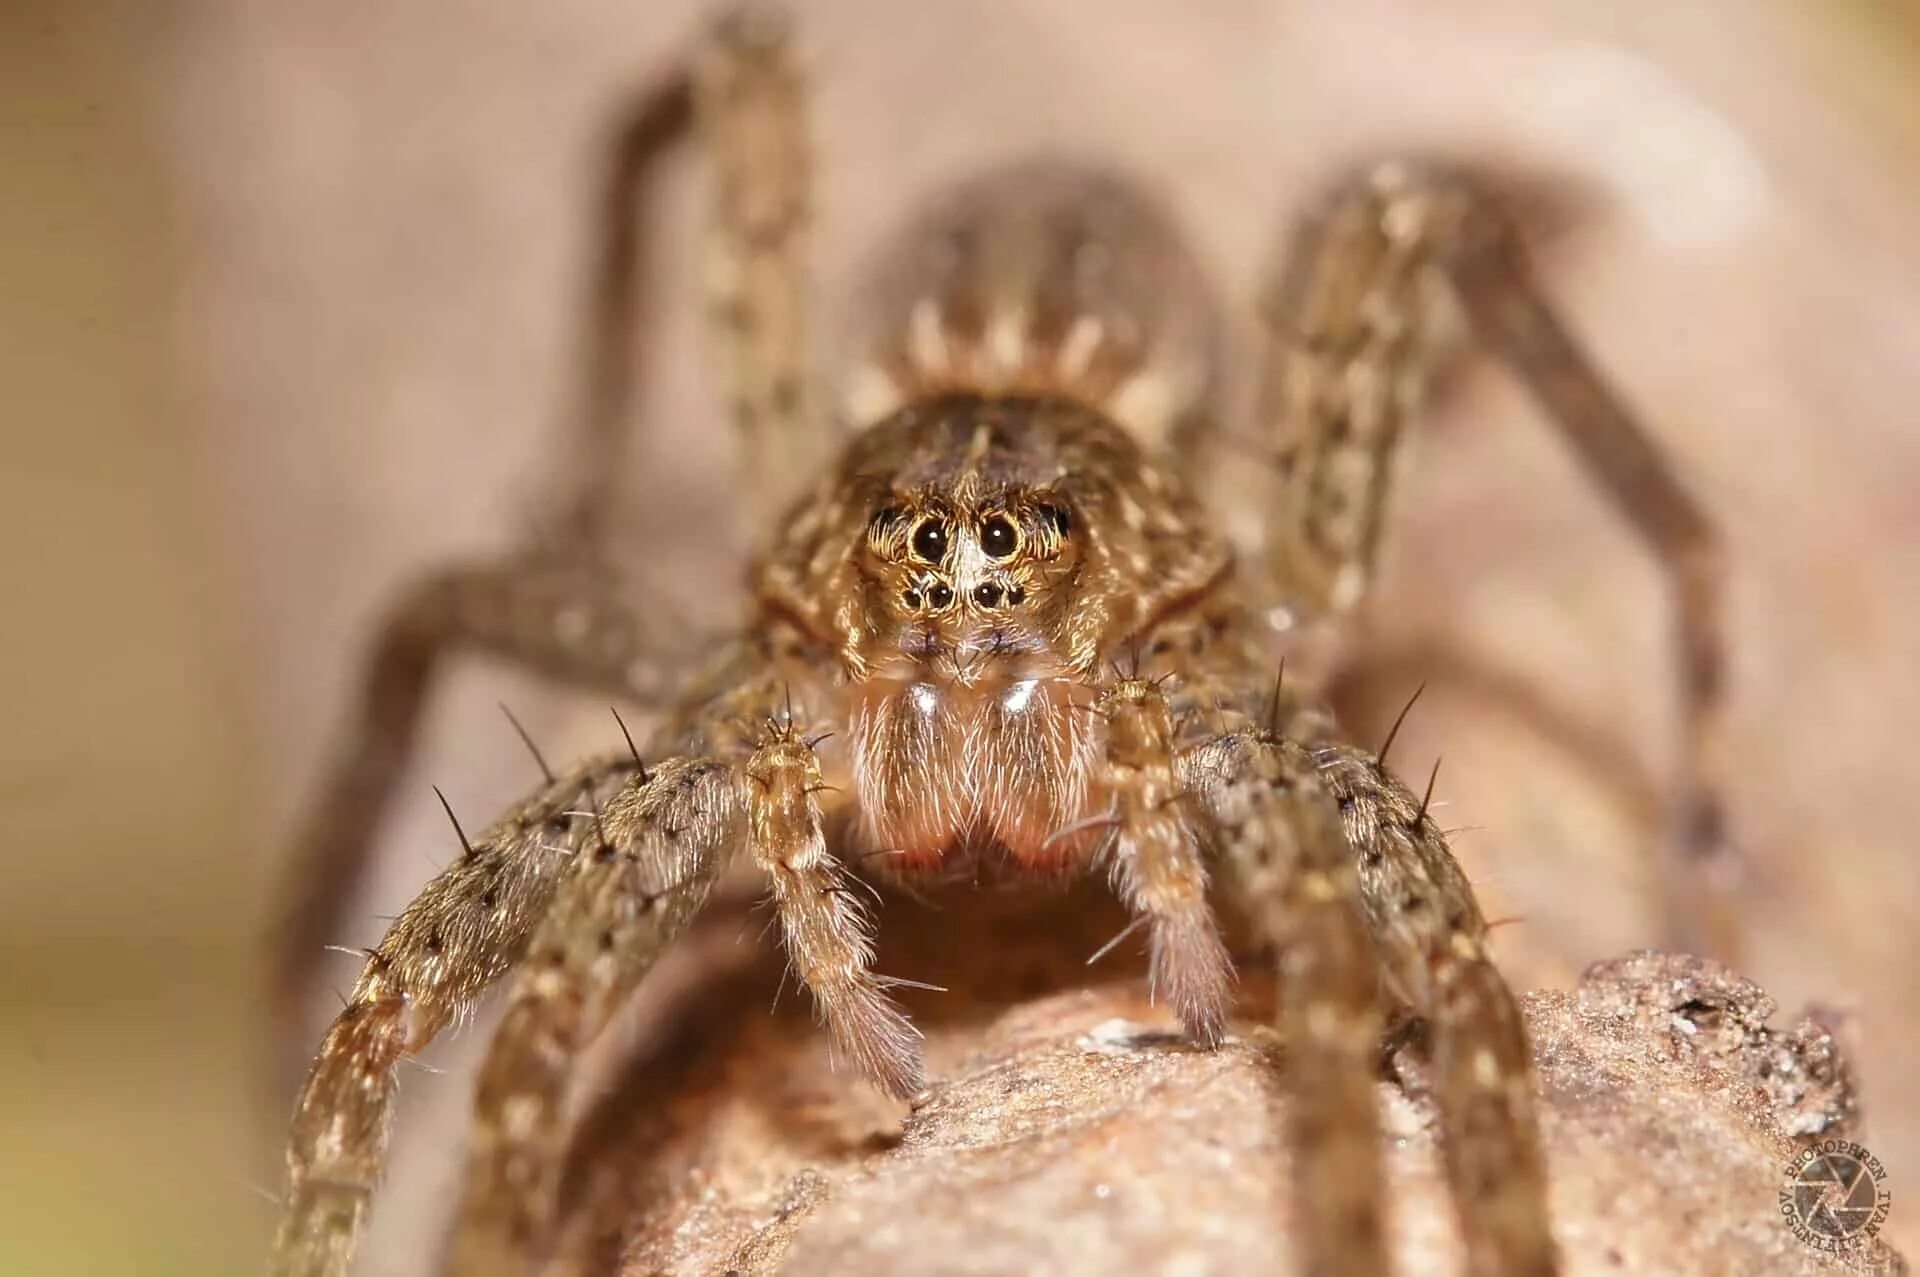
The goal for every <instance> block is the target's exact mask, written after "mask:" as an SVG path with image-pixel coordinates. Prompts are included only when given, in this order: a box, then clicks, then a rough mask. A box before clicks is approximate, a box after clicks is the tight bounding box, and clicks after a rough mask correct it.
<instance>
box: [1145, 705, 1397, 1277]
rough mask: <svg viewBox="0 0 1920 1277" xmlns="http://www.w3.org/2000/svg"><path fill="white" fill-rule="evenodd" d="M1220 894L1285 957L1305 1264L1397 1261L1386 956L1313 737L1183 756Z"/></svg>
mask: <svg viewBox="0 0 1920 1277" xmlns="http://www.w3.org/2000/svg"><path fill="white" fill-rule="evenodd" d="M1179 772H1180V779H1181V783H1182V785H1183V786H1184V787H1185V790H1186V792H1187V793H1189V794H1190V795H1192V802H1191V803H1190V805H1192V806H1194V807H1196V808H1198V809H1199V811H1200V813H1201V814H1202V827H1203V828H1204V829H1205V830H1206V837H1207V842H1208V844H1209V850H1210V851H1211V852H1212V853H1213V856H1214V859H1215V863H1216V865H1217V866H1218V869H1219V882H1220V895H1221V898H1222V899H1223V901H1225V902H1226V903H1227V904H1228V905H1229V907H1230V908H1233V909H1235V910H1236V911H1237V912H1239V913H1240V914H1241V915H1243V916H1244V917H1245V919H1246V921H1247V922H1248V924H1249V925H1250V926H1251V927H1252V929H1253V932H1254V934H1255V935H1256V936H1257V937H1258V938H1259V939H1260V940H1261V941H1262V943H1264V944H1267V945H1269V946H1271V947H1272V949H1273V950H1274V952H1275V954H1276V955H1277V958H1278V964H1279V977H1280V979H1279V984H1280V1023H1279V1027H1280V1030H1281V1033H1282V1035H1283V1037H1284V1040H1285V1044H1286V1050H1287V1072H1286V1082H1287V1088H1288V1092H1289V1094H1290V1096H1291V1097H1292V1100H1293V1104H1292V1106H1291V1109H1290V1123H1291V1127H1290V1131H1289V1138H1290V1141H1291V1144H1292V1149H1293V1159H1292V1165H1293V1170H1294V1191H1293V1202H1294V1203H1295V1209H1296V1210H1297V1211H1298V1215H1297V1220H1298V1222H1297V1224H1296V1231H1297V1235H1298V1237H1299V1245H1300V1251H1301V1256H1302V1264H1301V1271H1302V1272H1311V1273H1316V1274H1329V1275H1332V1274H1352V1275H1353V1277H1362V1275H1363V1274H1378V1273H1383V1272H1385V1271H1386V1268H1387V1256H1386V1237H1385V1232H1384V1221H1383V1219H1382V1210H1381V1202H1382V1193H1381V1178H1380V1176H1381V1170H1380V1124H1379V1117H1378V1114H1377V1113H1376V1111H1375V1104H1374V1084H1375V1080H1376V1076H1377V1070H1376V1063H1377V1061H1378V1059H1379V1053H1380V1042H1381V1037H1382V1033H1383V1027H1382V1017H1381V995H1380V988H1379V980H1380V976H1379V964H1378V960H1377V959H1376V957H1375V955H1374V950H1373V945H1372V942H1371V940H1370V939H1369V936H1368V933H1367V928H1366V926H1365V924H1364V922H1363V921H1362V917H1361V909H1360V898H1359V893H1360V888H1359V882H1358V878H1357V875H1356V873H1355V871H1354V866H1353V856H1352V853H1351V851H1350V850H1349V848H1348V846H1347V842H1346V838H1345V834H1344V832H1343V830H1342V829H1341V827H1340V821H1339V811H1338V809H1337V808H1336V806H1335V805H1334V801H1333V799H1332V797H1331V795H1330V794H1329V793H1328V792H1327V790H1326V788H1325V787H1324V786H1323V785H1322V784H1321V782H1320V778H1319V774H1318V771H1317V769H1316V768H1315V767H1314V766H1313V763H1312V760H1311V759H1310V758H1309V757H1308V756H1307V755H1306V753H1305V751H1304V749H1303V748H1302V747H1301V746H1299V745H1298V744H1296V743H1294V742H1291V741H1282V740H1278V739H1276V738H1274V737H1273V736H1271V735H1268V734H1262V733H1255V732H1238V733H1232V734H1229V735H1225V736H1221V737H1216V738H1214V739H1212V740H1210V741H1208V742H1207V743H1205V744H1203V745H1199V746H1195V747H1191V748H1189V749H1188V750H1186V751H1185V752H1183V753H1182V755H1181V757H1180V767H1179Z"/></svg>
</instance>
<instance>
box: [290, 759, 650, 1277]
mask: <svg viewBox="0 0 1920 1277" xmlns="http://www.w3.org/2000/svg"><path fill="white" fill-rule="evenodd" d="M633 771H634V769H633V767H632V766H630V765H629V764H628V763H627V762H626V761H625V760H620V761H601V762H596V763H590V764H587V765H584V766H582V767H579V768H576V769H574V770H573V771H570V772H568V773H567V774H566V775H565V776H563V777H560V778H559V779H557V780H555V781H554V782H553V783H552V784H550V785H548V786H547V787H546V788H544V789H543V790H542V791H541V792H540V793H539V794H538V795H536V796H535V797H534V798H532V799H530V800H529V801H527V802H526V803H523V804H522V805H521V806H520V807H519V808H517V809H516V810H515V811H513V812H512V813H511V814H509V815H508V816H507V817H506V818H505V819H503V820H501V821H500V822H498V823H497V824H495V825H494V826H493V827H492V828H491V829H488V830H487V831H486V832H485V833H484V834H483V835H481V836H480V837H479V838H478V839H475V840H473V841H471V842H470V843H468V842H465V840H464V839H463V848H462V855H461V858H460V859H459V860H458V861H456V862H455V863H454V864H452V865H450V866H448V867H447V868H446V869H445V870H443V871H442V872H441V873H440V874H439V875H438V876H437V877H435V878H434V879H433V881H432V882H430V883H428V884H427V886H426V888H425V889H424V890H422V891H421V893H420V895H419V896H418V897H416V898H415V899H414V901H413V903H411V904H410V905H408V906H407V908H406V909H405V910H404V911H403V912H402V913H401V914H400V916H399V918H397V919H396V920H395V921H394V923H393V925H392V927H390V928H389V929H388V931H387V934H386V936H385V938H383V939H382V940H381V941H380V943H379V945H378V946H377V947H376V948H374V949H372V950H370V951H369V952H368V954H367V961H366V966H365V968H364V969H363V971H362V972H361V975H360V979H359V982H358V983H357V984H355V986H354V989H353V993H352V994H351V996H350V997H349V998H348V1000H347V1005H346V1007H345V1008H344V1009H343V1010H342V1011H341V1012H340V1014H339V1016H338V1017H337V1018H336V1019H335V1020H334V1022H333V1026H332V1028H330V1029H329V1030H328V1032H327V1035H326V1038H325V1040H324V1041H323V1042H322V1044H321V1047H320V1052H319V1055H318V1057H317V1058H316V1059H315V1060H314V1062H313V1066H312V1071H311V1072H310V1074H309V1075H308V1078H307V1081H306V1085H305V1086H304V1087H303V1088H302V1090H301V1092H300V1097H299V1099H298V1101H297V1102H296V1104H295V1106H294V1112H293V1121H292V1124H291V1128H290V1131H289V1134H288V1144H287V1166H288V1173H289V1177H290V1189H289V1195H288V1203H287V1208H286V1214H285V1215H284V1216H283V1218H282V1220H281V1224H280V1230H279V1234H278V1237H277V1239H276V1241H275V1243H274V1262H273V1270H274V1272H276V1273H278V1274H283V1275H286V1277H291V1275H293V1274H302V1275H303V1277H318V1275H320V1274H340V1273H344V1272H345V1271H346V1270H347V1266H348V1264H349V1262H350V1261H351V1259H352V1256H353V1250H354V1246H355V1244H356V1243H357V1242H358V1239H359V1236H360V1232H361V1229H362V1226H363V1224H364V1222H365V1219H366V1215H367V1211H368V1207H369V1200H370V1198H371V1195H372V1193H373V1189H374V1185H375V1184H376V1183H377V1182H378V1180H379V1178H380V1172H381V1167H382V1163H383V1161H384V1159H385V1154H386V1145H387V1133H388V1127H389V1124H390V1122H391V1119H392V1107H393V1095H394V1089H395V1086H396V1077H395V1069H396V1068H397V1066H398V1065H399V1063H400V1061H401V1059H402V1058H403V1057H404V1056H406V1055H408V1054H411V1053H412V1052H414V1051H417V1050H419V1049H420V1048H422V1047H424V1046H425V1045H426V1044H427V1043H428V1042H430V1041H431V1040H432V1039H433V1038H434V1037H435V1036H436V1035H437V1034H438V1033H439V1032H440V1031H441V1030H442V1029H444V1028H445V1027H446V1026H447V1025H448V1024H450V1023H452V1022H454V1021H455V1020H456V1019H458V1018H460V1017H461V1016H462V1015H464V1014H465V1013H466V1012H467V1010H468V1009H469V1008H470V1007H471V1006H472V1004H473V1002H474V1000H475V999H476V998H478V997H479V996H480V994H481V993H483V992H484V991H485V990H486V989H487V987H488V986H489V985H491V984H492V983H493V981H494V980H495V979H497V978H498V977H499V976H500V974H501V973H502V972H504V971H506V970H507V968H509V967H510V966H512V965H513V964H514V963H515V962H516V961H517V960H518V959H519V956H520V953H521V951H522V950H523V949H524V948H525V946H526V943H527V940H528V937H529V935H530V934H531V933H532V931H533V928H534V924H535V923H536V922H537V921H538V920H539V918H540V917H541V915H542V914H543V913H544V912H545V911H546V908H547V905H548V902H549V900H550V899H551V898H552V896H553V893H554V890H555V887H556V885H557V884H558V883H559V882H560V880H561V879H562V877H563V876H564V874H565V872H566V870H567V867H568V865H569V864H570V862H571V860H572V858H573V853H574V850H575V849H576V848H577V847H579V846H580V845H582V843H583V842H585V841H587V840H590V839H591V837H592V835H593V824H592V821H591V819H590V818H589V817H583V816H581V815H579V814H577V813H579V812H581V811H584V810H589V809H591V808H592V807H593V806H594V804H596V803H598V802H600V801H602V800H603V799H604V798H605V797H606V796H608V795H610V794H611V792H612V791H613V790H614V789H616V788H617V787H618V786H620V785H622V784H624V783H626V781H627V780H628V778H629V777H630V776H631V775H632V774H633Z"/></svg>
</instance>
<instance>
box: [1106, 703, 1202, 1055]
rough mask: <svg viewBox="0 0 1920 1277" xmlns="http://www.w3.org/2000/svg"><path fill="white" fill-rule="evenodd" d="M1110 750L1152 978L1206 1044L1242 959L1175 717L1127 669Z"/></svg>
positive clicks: (1122, 873)
mask: <svg viewBox="0 0 1920 1277" xmlns="http://www.w3.org/2000/svg"><path fill="white" fill-rule="evenodd" d="M1100 704H1101V706H1102V707H1103V710H1104V717H1105V724H1106V746H1107V752H1106V760H1105V763H1104V765H1103V766H1102V767H1100V768H1099V769H1098V770H1097V784H1098V786H1099V788H1101V789H1102V790H1103V791H1105V792H1108V793H1110V794H1111V795H1112V796H1113V797H1112V801H1113V819H1112V824H1113V850H1112V852H1111V857H1112V864H1113V872H1114V877H1115V879H1116V881H1117V883H1118V886H1119V889H1120V896H1121V898H1122V899H1123V900H1125V901H1126V903H1127V907H1128V908H1130V909H1132V910H1133V911H1134V912H1135V913H1136V914H1138V915H1139V916H1140V917H1142V918H1144V919H1146V920H1147V924H1148V927H1149V932H1148V934H1149V937H1150V939H1151V945H1152V949H1151V952H1152V968H1151V976H1150V979H1151V980H1152V988H1153V993H1154V996H1155V997H1160V998H1165V999H1166V1001H1167V1002H1168V1003H1169V1004H1170V1005H1171V1006H1172V1007H1173V1008H1174V1010H1175V1011H1177V1012H1178V1013H1179V1015H1180V1020H1181V1023H1182V1024H1183V1025H1185V1027H1186V1030H1187V1032H1188V1033H1189V1034H1190V1035H1191V1036H1192V1037H1193V1039H1194V1041H1196V1042H1198V1043H1199V1044H1201V1045H1202V1046H1215V1045H1218V1043H1219V1042H1220V1040H1221V1039H1222V1038H1223V1037H1224V1036H1225V1034H1226V1024H1227V1010H1228V1007H1229V1005H1230V1002H1231V998H1232V992H1233V966H1232V963H1231V962H1230V960H1229V959H1228V957H1227V947H1226V945H1225V944H1224V943H1223V942H1222V941H1221V938H1220V929H1219V927H1218V926H1217V925H1215V923H1214V917H1213V907H1212V905H1210V904H1209V903H1208V900H1207V867H1206V863H1205V861H1204V860H1203V859H1202V858H1201V854H1200V847H1199V843H1198V841H1197V840H1196V839H1195V837H1194V833H1193V829H1192V828H1191V826H1190V825H1189V824H1188V822H1187V818H1186V815H1185V813H1184V812H1183V811H1182V809H1181V807H1182V804H1181V803H1180V802H1179V801H1178V800H1179V797H1180V794H1181V789H1180V784H1179V779H1178V777H1177V776H1176V775H1175V772H1174V752H1173V722H1172V716H1171V714H1170V712H1169V710H1168V706H1167V699H1166V696H1165V695H1164V694H1163V693H1162V692H1161V690H1160V688H1159V686H1158V685H1156V684H1155V683H1152V682H1149V681H1146V680H1142V679H1139V678H1130V679H1122V680H1121V681H1119V682H1117V683H1115V684H1113V685H1112V686H1111V687H1109V688H1108V689H1107V691H1106V692H1105V693H1104V694H1103V695H1102V697H1101V700H1100Z"/></svg>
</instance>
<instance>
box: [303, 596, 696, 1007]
mask: <svg viewBox="0 0 1920 1277" xmlns="http://www.w3.org/2000/svg"><path fill="white" fill-rule="evenodd" d="M628 593H629V592H628V591H627V590H625V589H623V588H622V587H621V584H620V582H619V581H618V580H617V579H616V578H614V577H612V576H611V575H609V574H608V573H606V572H605V571H603V570H600V569H597V568H592V567H588V566H585V565H582V564H561V563H555V562H549V561H539V560H508V561H506V562H504V563H500V564H495V565H481V566H473V567H460V568H452V569H448V570H446V571H443V572H438V573H435V574H434V575H432V576H430V577H427V578H425V579H423V580H421V581H420V582H418V583H417V584H416V585H415V586H414V587H413V588H411V589H410V590H408V591H407V593H406V594H405V595H404V596H403V597H402V598H401V600H400V602H399V603H398V605H397V606H396V607H394V608H393V610H392V611H391V612H389V614H388V616H387V619H386V621H385V622H384V623H383V624H382V626H381V628H380V631H379V634H378V635H377V637H376V638H375V640H374V643H373V647H372V650H371V652H370V653H369V654H368V656H367V659H366V661H365V663H364V665H363V667H362V673H361V676H360V689H359V696H358V708H357V710H356V711H355V715H354V717H353V719H352V721H351V723H350V724H349V726H348V727H347V729H346V730H345V731H344V732H343V733H341V735H340V738H339V740H338V741H337V743H336V745H335V749H334V754H333V757H332V759H331V761H330V762H329V763H328V765H327V768H326V774H325V779H324V780H323V782H322V783H321V786H320V788H319V790H318V792H317V793H316V794H315V796H314V801H313V805H312V806H311V807H310V808H309V809H308V814H307V817H306V820H305V823H304V825H303V826H302V828H301V830H300V833H299V835H298V839H297V842H296V844H295V850H294V856H293V862H292V866H291V869H290V871H289V877H288V883H287V890H288V894H289V900H288V907H287V911H286V918H285V925H284V926H283V927H282V928H281V929H280V932H279V936H278V939H277V941H276V944H277V953H276V955H275V956H276V959H277V963H276V980H277V992H278V995H279V1005H280V1009H281V1013H282V1017H283V1024H291V1023H295V1022H297V1021H298V1020H299V1018H300V1013H301V1011H302V1009H303V1007H304V1004H305V999H306V997H307V995H308V994H309V992H310V991H311V989H312V986H313V984H314V975H315V973H316V971H317V970H318V968H319V965H320V962H321V955H322V954H323V952H324V951H325V946H326V945H327V943H328V942H330V941H331V940H333V939H334V938H335V937H336V936H338V935H339V934H341V929H342V928H343V926H344V924H345V916H344V915H345V912H346V909H347V906H348V902H349V901H351V900H352V899H353V897H354V894H355V892H356V890H357V889H358V888H359V886H360V884H361V882H362V880H363V878H364V876H365V873H366V867H367V858H368V856H369V855H370V854H371V852H372V849H373V839H374V835H375V832H376V831H377V830H378V828H379V825H380V821H381V819H382V817H384V816H385V814H386V812H387V810H388V808H389V807H390V806H391V805H392V799H393V794H394V791H395V790H396V788H397V787H398V786H399V784H400V782H401V780H402V779H404V778H405V776H406V774H407V764H408V763H409V762H410V761H411V759H412V756H413V753H414V750H415V748H416V747H417V745H418V740H419V732H420V723H421V719H422V716H423V714H424V713H425V711H426V705H427V698H428V695H429V694H430V692H431V690H432V688H433V685H434V682H435V680H436V678H437V677H438V675H439V674H440V672H441V670H442V668H443V666H444V665H445V663H446V660H447V658H448V657H450V656H452V655H455V654H463V655H464V654H469V653H473V654H483V655H489V656H494V657H499V658H504V659H506V660H508V661H511V662H513V663H516V664H519V665H523V666H526V667H528V668H531V669H534V670H537V671H539V672H541V673H543V674H546V675H548V676H549V677H552V678H554V679H556V680H558V681H560V682H562V683H567V684H571V685H574V686H578V687H585V688H594V689H604V690H607V691H611V692H615V693H617V694H619V695H621V696H623V697H626V698H628V699H632V700H637V701H640V702H642V703H646V702H658V701H660V700H662V699H664V698H665V697H666V696H667V695H669V694H670V692H671V688H672V677H671V676H672V674H673V673H674V670H675V668H676V664H677V662H675V661H674V660H673V659H672V658H670V657H668V656H667V655H666V654H665V652H664V645H663V644H662V643H661V642H660V641H659V640H658V639H657V638H655V637H654V636H653V635H651V634H650V633H649V632H648V631H647V630H646V628H645V627H644V626H643V625H642V624H641V622H640V620H639V618H638V617H637V616H636V615H635V614H634V612H633V611H632V609H631V607H630V605H629V603H628V602H627V598H626V595H627V594H628ZM297 1037H298V1035H297V1034H294V1033H291V1032H289V1033H287V1034H286V1035H285V1038H286V1041H287V1043H288V1044H289V1045H291V1044H292V1042H293V1041H295V1040H296V1039H297Z"/></svg>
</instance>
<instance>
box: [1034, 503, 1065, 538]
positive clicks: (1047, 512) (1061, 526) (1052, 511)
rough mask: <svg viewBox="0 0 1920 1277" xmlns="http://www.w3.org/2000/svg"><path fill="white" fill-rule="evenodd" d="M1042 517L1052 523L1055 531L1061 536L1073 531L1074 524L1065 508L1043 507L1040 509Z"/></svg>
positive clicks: (1055, 506)
mask: <svg viewBox="0 0 1920 1277" xmlns="http://www.w3.org/2000/svg"><path fill="white" fill-rule="evenodd" d="M1040 517H1041V518H1043V519H1045V520H1046V521H1047V522H1048V523H1051V524H1052V525H1053V530H1054V531H1055V532H1058V533H1059V534H1060V535H1061V536H1065V535H1067V533H1068V532H1069V531H1071V530H1072V527H1073V522H1072V520H1071V519H1069V518H1068V517H1067V511H1066V507H1065V506H1057V505H1043V506H1041V507H1040Z"/></svg>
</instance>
